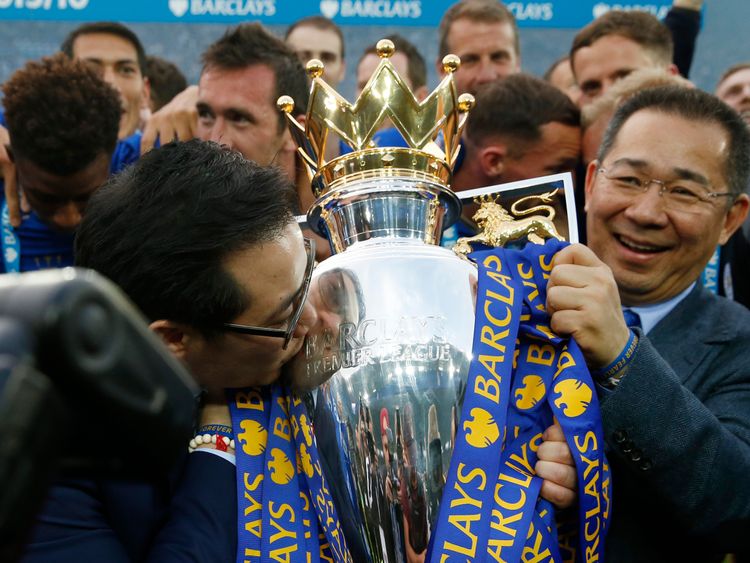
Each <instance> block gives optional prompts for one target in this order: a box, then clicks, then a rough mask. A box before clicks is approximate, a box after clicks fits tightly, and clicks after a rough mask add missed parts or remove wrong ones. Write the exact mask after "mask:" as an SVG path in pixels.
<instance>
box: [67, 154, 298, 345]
mask: <svg viewBox="0 0 750 563" xmlns="http://www.w3.org/2000/svg"><path fill="white" fill-rule="evenodd" d="M296 201H297V194H296V191H295V189H294V187H293V186H292V184H291V183H290V182H289V180H288V179H287V178H286V176H285V175H284V173H283V172H282V171H281V170H279V169H278V168H275V167H261V166H258V165H257V164H255V163H253V162H250V161H248V160H246V159H245V158H243V157H242V155H241V154H240V153H238V152H236V151H233V150H230V149H228V148H225V147H221V146H220V145H218V144H216V143H212V142H209V141H200V140H197V139H193V140H190V141H187V142H172V143H169V144H167V145H164V146H163V147H161V148H159V149H155V150H152V151H150V152H149V153H147V154H146V155H144V156H143V157H141V159H140V160H138V161H137V162H136V163H135V164H133V166H131V167H130V168H127V169H126V170H125V171H124V172H122V173H121V174H119V175H117V176H115V177H113V178H111V179H110V180H109V182H107V183H106V184H105V185H104V186H103V187H102V188H100V189H99V190H98V191H97V192H96V193H95V194H94V195H93V196H92V198H91V200H90V201H89V204H88V206H87V208H86V215H85V217H84V219H83V221H82V222H81V225H80V226H79V228H78V233H77V235H76V247H75V257H76V264H77V265H78V266H84V267H87V268H93V269H95V270H97V271H99V272H100V273H101V274H103V275H105V276H107V277H108V278H110V279H111V280H112V281H114V282H115V283H116V284H117V285H119V286H120V287H121V288H122V289H123V290H124V291H125V293H126V294H127V295H128V296H129V297H130V298H131V299H132V300H133V302H134V303H135V304H136V305H138V307H140V309H141V310H142V311H143V313H144V314H145V315H146V316H147V317H148V318H149V319H150V320H152V321H153V320H158V319H167V320H171V321H174V322H181V323H185V324H188V325H190V326H191V327H194V328H195V329H197V330H199V331H201V332H202V333H203V334H204V335H206V336H212V335H215V334H217V326H218V325H220V324H221V323H223V322H229V321H231V320H232V319H234V318H235V317H237V315H239V314H240V313H242V311H244V310H245V309H246V308H247V307H248V306H249V305H250V296H249V295H247V292H246V291H245V290H244V289H243V288H241V287H240V286H239V285H238V284H237V282H236V281H235V280H234V278H233V277H232V276H231V275H230V274H229V273H228V272H227V271H226V270H225V269H224V267H223V263H224V261H225V260H226V258H227V257H229V256H231V255H232V254H234V253H236V252H238V251H242V250H245V249H247V248H250V247H252V246H254V245H257V244H261V243H263V242H267V241H272V240H277V239H278V238H279V237H281V236H282V232H283V230H284V228H285V227H286V226H287V225H289V224H290V223H291V222H293V221H294V213H295V212H296Z"/></svg>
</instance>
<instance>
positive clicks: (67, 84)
mask: <svg viewBox="0 0 750 563" xmlns="http://www.w3.org/2000/svg"><path fill="white" fill-rule="evenodd" d="M3 94H4V95H5V99H4V101H3V104H4V105H5V119H6V121H7V124H8V134H9V135H10V145H11V148H12V149H13V153H14V154H15V155H16V156H20V157H23V158H27V159H29V160H30V161H31V162H33V163H34V164H36V165H37V166H39V167H40V168H42V169H44V170H46V171H47V172H50V173H52V174H59V175H64V176H67V175H69V174H73V173H75V172H78V171H79V170H82V169H83V168H85V167H86V166H88V165H89V164H91V162H93V160H94V159H95V158H96V157H97V156H99V155H100V154H101V153H106V154H108V155H111V154H112V152H113V151H114V149H115V144H116V143H117V130H118V128H119V124H120V116H121V115H122V106H121V105H120V96H119V95H118V94H117V92H116V91H115V89H114V88H112V87H111V86H110V85H109V84H107V83H106V82H104V80H102V79H101V78H100V77H99V75H98V74H97V72H96V71H95V70H93V69H92V68H91V67H89V66H88V65H87V64H86V63H84V62H82V61H73V60H71V59H69V58H68V57H67V56H65V55H63V54H61V53H58V54H57V55H55V56H53V57H46V58H43V59H42V60H40V61H31V62H28V63H26V66H24V67H23V68H22V69H20V70H17V71H16V72H15V73H13V75H12V76H11V77H10V79H9V80H8V81H7V82H6V83H5V85H4V86H3Z"/></svg>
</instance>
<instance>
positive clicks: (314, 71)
mask: <svg viewBox="0 0 750 563" xmlns="http://www.w3.org/2000/svg"><path fill="white" fill-rule="evenodd" d="M305 70H306V71H307V75H308V76H309V77H310V78H313V79H315V78H320V77H321V76H323V71H324V70H325V65H324V64H323V61H320V60H318V59H310V60H309V61H307V64H306V65H305Z"/></svg>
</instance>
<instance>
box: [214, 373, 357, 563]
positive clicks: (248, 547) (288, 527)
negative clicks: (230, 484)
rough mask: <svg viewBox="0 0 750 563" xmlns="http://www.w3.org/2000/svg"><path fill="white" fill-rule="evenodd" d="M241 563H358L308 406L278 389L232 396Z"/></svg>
mask: <svg viewBox="0 0 750 563" xmlns="http://www.w3.org/2000/svg"><path fill="white" fill-rule="evenodd" d="M228 399H229V410H230V412H231V415H232V427H233V434H234V438H235V443H236V445H237V448H236V455H237V501H238V502H237V532H238V536H237V537H238V542H237V562H238V563H244V562H262V563H266V562H271V561H285V562H290V563H292V562H294V563H296V562H299V563H308V562H310V563H317V562H319V561H337V562H343V563H350V562H351V561H352V559H351V556H350V555H349V551H348V549H347V547H346V541H345V539H344V535H343V533H342V531H341V526H340V523H339V519H338V516H337V515H336V509H335V507H334V504H333V498H332V497H331V493H330V491H329V490H328V487H327V485H326V482H325V478H324V476H323V468H322V466H321V463H320V459H319V456H318V449H317V444H316V441H315V436H314V434H313V431H312V424H311V421H310V419H309V418H308V414H307V411H306V409H305V406H304V404H303V402H302V401H301V400H300V399H299V398H298V397H296V396H295V395H293V394H292V393H289V392H287V391H286V390H285V389H284V387H283V386H282V385H281V384H279V383H277V384H275V385H273V386H272V387H263V388H249V389H238V390H232V391H229V392H228Z"/></svg>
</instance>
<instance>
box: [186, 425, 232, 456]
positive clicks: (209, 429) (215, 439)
mask: <svg viewBox="0 0 750 563" xmlns="http://www.w3.org/2000/svg"><path fill="white" fill-rule="evenodd" d="M203 444H214V445H215V446H216V448H215V449H217V450H219V451H222V452H226V451H227V450H229V449H232V450H233V449H235V448H234V439H233V438H232V429H231V428H230V427H229V426H226V425H224V424H207V425H205V426H201V427H200V428H199V429H198V432H197V433H196V434H195V436H194V437H193V438H192V439H191V440H190V443H189V445H188V451H189V452H190V453H192V452H194V451H195V450H196V449H197V448H198V446H200V445H203Z"/></svg>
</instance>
